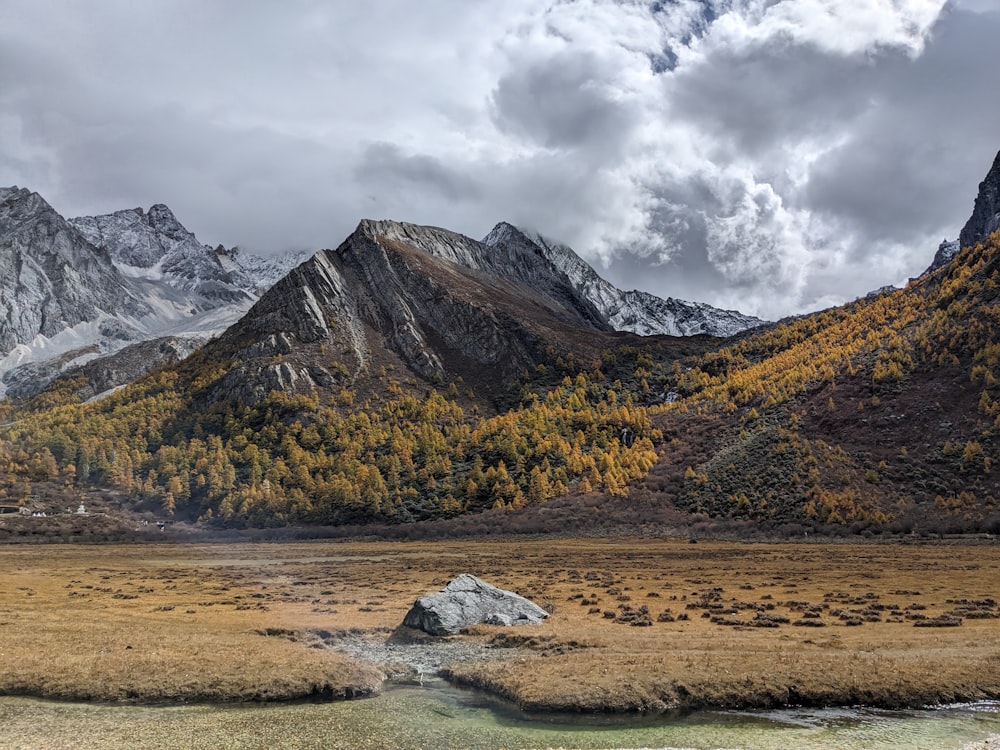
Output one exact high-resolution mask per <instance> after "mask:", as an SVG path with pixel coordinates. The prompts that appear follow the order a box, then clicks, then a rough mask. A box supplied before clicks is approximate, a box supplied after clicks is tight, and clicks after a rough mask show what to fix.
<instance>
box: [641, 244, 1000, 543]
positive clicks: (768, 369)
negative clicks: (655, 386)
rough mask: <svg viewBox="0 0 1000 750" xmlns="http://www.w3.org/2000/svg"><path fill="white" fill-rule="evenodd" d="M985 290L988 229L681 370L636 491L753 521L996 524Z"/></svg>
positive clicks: (994, 323)
mask: <svg viewBox="0 0 1000 750" xmlns="http://www.w3.org/2000/svg"><path fill="white" fill-rule="evenodd" d="M998 285H1000V233H994V234H993V235H992V236H991V237H989V238H988V239H987V240H986V241H985V242H983V243H980V244H978V245H976V246H975V247H971V248H967V249H966V250H964V251H963V252H962V253H961V254H960V255H959V256H958V257H957V258H956V259H955V260H954V261H953V262H952V263H950V264H948V265H946V266H944V267H942V268H940V269H939V270H937V271H936V272H935V273H933V274H930V275H927V276H923V277H921V278H920V279H917V280H915V281H913V282H911V284H910V285H909V287H908V288H907V289H904V290H898V291H892V292H887V293H882V294H879V295H877V296H875V297H874V298H870V299H864V300H860V301H858V302H855V303H853V304H850V305H846V306H844V307H840V308H835V309H831V310H827V311H824V312H821V313H817V314H815V315H810V316H806V317H803V318H800V319H797V320H792V321H789V322H786V323H784V324H782V325H779V326H777V327H775V328H773V329H772V330H769V331H767V332H764V333H761V334H759V335H756V336H752V337H749V338H746V339H744V340H742V341H740V342H738V343H736V344H733V345H730V346H727V347H724V348H722V349H720V350H718V351H715V352H711V353H709V354H707V355H705V356H703V357H699V358H696V359H692V360H690V361H689V362H687V363H686V366H685V367H682V368H679V370H678V372H677V373H676V374H675V377H674V378H673V379H672V381H671V382H670V384H669V387H672V388H674V389H675V390H676V391H677V392H678V393H679V394H680V398H678V400H677V401H676V402H675V403H673V404H670V405H666V406H663V407H661V408H658V409H656V410H655V412H656V413H655V415H654V416H653V423H654V424H655V425H656V426H657V427H659V428H660V429H661V430H663V431H664V433H665V434H666V435H667V436H668V446H669V448H668V449H667V450H666V452H665V457H664V459H663V461H661V463H660V465H659V466H658V467H657V468H656V469H655V470H654V472H653V477H651V479H650V480H649V482H647V489H648V487H649V486H652V487H654V488H655V489H656V490H657V491H664V492H669V494H671V496H673V497H674V499H675V502H676V503H677V504H678V505H679V506H681V507H683V508H685V509H688V510H691V511H693V512H703V513H707V514H710V515H712V516H724V517H730V518H743V519H752V520H755V521H758V522H760V521H764V522H771V523H787V522H801V523H807V524H832V525H838V526H839V525H843V526H847V527H851V528H854V529H863V528H880V527H881V528H885V527H888V528H893V529H897V530H906V531H909V530H928V529H932V530H945V531H965V530H974V529H982V528H985V527H989V528H996V527H998V526H1000V507H998V504H997V498H998V497H1000V486H998V480H1000V474H998V472H997V469H996V458H997V448H998V441H997V437H998V429H1000V404H998V399H1000V385H998V379H1000V339H998V337H997V330H998V329H1000V291H998Z"/></svg>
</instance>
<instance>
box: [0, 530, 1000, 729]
mask: <svg viewBox="0 0 1000 750" xmlns="http://www.w3.org/2000/svg"><path fill="white" fill-rule="evenodd" d="M0 570H3V575H2V576H0V652H2V653H0V660H2V664H3V669H2V670H0V694H7V695H31V696H39V697H48V698H60V699H69V700H98V701H113V702H118V701H121V702H160V701H165V702H190V701H212V702H226V701H246V700H285V699H296V698H304V697H318V698H325V699H330V698H338V697H359V696H369V695H374V694H376V693H377V692H378V690H379V688H380V686H381V682H382V678H383V674H384V673H387V672H389V673H405V672H406V666H405V665H391V666H389V665H386V664H385V663H382V664H376V663H371V662H363V661H358V660H356V659H355V658H353V657H351V656H349V655H347V653H345V652H349V653H353V654H355V655H357V654H359V653H362V654H364V653H371V654H378V653H386V652H389V653H396V652H394V651H393V650H392V649H391V648H390V649H388V650H386V649H382V648H381V646H382V645H383V644H385V642H386V641H389V642H390V643H395V642H397V641H399V640H400V633H398V632H394V631H395V629H396V628H397V626H398V625H399V623H401V622H402V619H403V616H404V614H405V613H406V611H407V610H408V609H409V607H410V606H411V605H412V603H413V601H414V599H415V598H416V597H418V596H420V595H422V594H425V593H429V592H432V591H436V590H438V589H440V588H441V587H443V586H444V584H446V583H447V581H448V580H450V579H451V578H452V577H454V576H455V575H457V574H459V573H463V572H468V573H473V574H475V575H478V576H480V577H482V578H484V579H486V580H488V581H490V582H491V583H494V584H496V585H498V586H501V587H503V588H509V589H512V590H515V591H517V592H518V593H521V594H523V595H525V596H528V597H530V598H532V599H534V600H535V601H536V602H538V603H540V604H541V605H542V606H544V607H546V608H547V609H549V610H550V611H551V612H552V616H551V617H550V619H549V620H548V622H546V623H545V624H544V625H541V626H536V627H527V626H526V627H522V628H514V629H502V628H493V627H485V626H482V627H478V628H475V629H473V630H472V632H471V633H470V634H468V635H463V636H457V637H455V638H454V639H452V640H453V641H455V642H457V643H458V644H459V645H458V646H456V647H455V650H454V653H455V654H456V658H458V659H465V660H464V661H461V660H460V661H458V662H456V663H454V664H452V665H451V666H449V667H446V668H445V674H446V676H447V677H448V678H449V679H451V680H452V681H455V682H457V683H460V684H465V685H470V686H474V687H478V688H481V689H483V690H486V691H488V692H490V693H492V694H493V695H495V696H498V697H501V698H505V699H507V700H509V701H511V702H513V703H515V704H517V705H519V706H521V707H522V708H525V709H528V710H533V711H553V710H554V711H587V712H605V711H620V712H639V711H661V710H666V709H672V708H681V709H687V708H700V707H766V706H775V705H783V704H787V703H791V704H811V705H821V704H823V705H834V704H859V703H860V704H871V705H880V706H887V707H900V706H913V705H921V704H931V703H947V702H955V701H968V700H976V699H980V698H987V697H993V698H996V697H1000V646H998V643H1000V608H998V605H997V601H998V600H1000V547H998V546H996V545H992V544H980V545H960V544H939V545H931V544H927V545H906V544H893V545H875V544H861V545H853V544H824V543H816V544H790V543H779V544H738V543H722V542H702V543H700V544H688V543H685V542H680V541H667V540H649V539H632V540H628V539H615V540H606V539H557V540H551V539H549V540H532V541H523V540H521V541H517V540H515V541H502V542H500V541H492V540H491V541H483V542H475V541H463V542H394V543H390V542H372V543H361V542H328V541H324V542H296V543H275V544H230V545H221V544H219V545H207V544H205V545H201V544H199V545H195V544H187V545H177V544H174V545H170V544H142V545H103V546H96V545H95V546H82V545H81V546H75V545H37V546H36V545H31V546H21V545H15V546H6V547H2V548H0ZM359 644H361V645H360V646H359ZM364 644H367V646H365V645H364ZM463 644H464V645H463ZM500 647H502V648H503V651H498V652H497V655H502V656H503V658H501V659H495V660H489V659H488V658H486V656H488V652H490V651H492V650H493V649H498V648H500ZM338 648H341V649H342V651H338V650H337V649H338ZM435 648H436V646H435ZM366 649H367V651H366ZM418 650H419V647H418ZM436 653H437V652H436ZM443 653H444V654H445V658H447V654H448V653H449V652H448V651H447V649H445V650H444V651H443ZM404 660H405V659H404ZM382 661H383V662H384V661H385V659H383V660H382Z"/></svg>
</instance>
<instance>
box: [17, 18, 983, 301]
mask: <svg viewBox="0 0 1000 750" xmlns="http://www.w3.org/2000/svg"><path fill="white" fill-rule="evenodd" d="M56 5H58V7H56ZM998 33H1000V12H998V11H997V9H996V8H995V4H994V3H989V2H983V1H982V0H961V1H960V2H951V3H948V4H945V2H944V0H784V1H783V2H780V3H774V2H771V1H770V0H705V1H704V2H703V1H701V0H672V1H671V2H659V1H657V2H653V1H649V2H642V1H640V0H629V1H628V2H614V1H612V0H577V1H576V2H555V0H552V1H546V0H511V1H510V2H505V3H471V2H468V1H467V0H433V1H432V2H427V3H422V4H419V5H415V4H413V3H410V2H406V1H405V0H377V1H376V2H372V3H367V4H363V5H358V4H329V3H320V2H317V1H313V0H295V1H294V2H290V3H282V4H268V3H229V2H223V3H210V4H205V3H198V2H193V0H190V1H186V0H175V1H171V2H167V1H166V0H150V1H149V2H144V3H139V4H136V3H125V2H107V3H100V4H96V5H95V4H89V5H86V6H84V5H81V4H79V3H70V2H65V3H60V4H56V3H55V2H53V3H46V4H39V3H36V2H29V1H28V0H8V1H7V2H5V3H4V4H3V5H2V6H0V170H2V174H3V175H4V176H5V177H4V178H0V181H2V182H17V183H19V184H22V185H25V186H28V187H31V188H33V189H35V190H38V191H40V192H41V193H42V194H43V195H45V196H46V197H47V198H48V199H49V200H50V201H51V202H52V203H53V204H54V205H55V206H56V208H57V209H59V210H61V211H62V212H63V213H65V214H67V215H78V214H82V213H97V212H106V211H111V210H115V209H118V208H123V207H129V206H135V205H149V204H151V203H154V202H165V203H167V204H169V205H170V206H171V207H172V208H173V209H174V211H175V213H176V214H177V215H178V216H179V217H180V219H181V221H183V222H184V223H185V224H186V225H188V226H189V228H191V229H192V230H193V231H195V232H196V233H197V234H198V236H199V237H200V238H202V240H203V241H206V242H209V243H211V244H215V243H218V242H222V243H224V244H227V245H231V244H242V245H246V246H250V247H254V248H257V249H261V250H275V251H276V250H281V249H286V248H291V247H305V248H318V247H329V246H335V245H336V244H338V243H339V242H340V240H341V239H343V238H344V237H345V236H346V235H347V234H348V233H349V232H350V231H351V230H352V229H353V227H354V226H355V225H356V224H357V222H358V220H359V219H360V218H362V217H372V218H398V219H401V220H407V221H416V222H422V223H430V224H435V225H438V226H446V227H449V228H452V229H455V230H457V231H461V232H465V233H467V234H470V235H472V236H482V235H483V234H485V233H486V232H487V231H488V230H489V228H490V227H492V225H493V224H494V223H495V222H496V221H499V220H510V221H513V222H515V223H520V224H524V225H527V226H529V227H531V228H533V229H536V230H537V231H540V232H542V233H543V234H547V235H550V236H553V237H554V238H556V239H559V240H561V241H564V242H567V243H568V244H570V245H572V246H573V247H575V248H576V249H577V250H578V251H579V252H580V253H581V254H583V255H584V256H585V257H587V258H588V259H589V260H591V261H592V262H593V263H594V264H595V265H596V266H597V267H598V268H599V270H601V271H602V272H603V273H604V274H605V275H607V276H608V277H609V278H610V279H611V280H612V281H614V282H615V283H618V284H621V285H622V286H626V287H638V288H644V289H648V290H650V291H653V292H655V293H658V294H662V295H664V296H667V295H670V296H675V297H681V298H686V299H696V300H700V301H706V302H710V303H712V304H717V305H720V306H723V307H729V308H738V309H742V310H744V311H747V312H751V313H756V314H761V315H765V316H768V317H777V316H780V315H784V314H787V313H790V312H801V311H805V310H808V309H812V308H815V307H819V306H823V305H828V304H832V303H834V302H838V301H842V300H845V299H849V298H851V297H853V296H856V295H858V294H863V293H864V292H866V291H868V290H869V289H871V288H875V287H878V286H881V285H883V284H885V283H891V282H897V281H900V280H902V279H905V278H906V276H908V275H912V274H914V273H917V272H919V271H920V270H922V269H923V268H924V267H926V265H927V263H928V262H929V260H930V257H931V256H932V255H933V251H934V249H935V247H936V243H937V242H938V241H940V239H941V237H943V236H946V235H947V236H950V237H954V236H955V235H956V234H957V232H958V229H959V228H960V226H961V224H962V223H963V222H964V220H965V218H966V217H967V215H968V214H969V212H970V211H971V206H972V200H973V198H974V195H975V187H976V185H977V184H978V182H979V180H981V179H982V176H983V175H984V174H985V171H986V169H987V168H988V166H989V164H990V162H991V161H992V158H993V155H994V154H995V153H996V150H997V148H998V147H1000V141H998V139H997V133H1000V127H998V126H1000V100H997V98H996V97H995V96H993V95H992V90H993V87H994V84H995V82H994V81H993V80H992V78H993V71H995V70H997V68H998V67H1000V49H998V47H997V45H996V44H995V43H994V41H993V40H995V39H996V38H997V35H998Z"/></svg>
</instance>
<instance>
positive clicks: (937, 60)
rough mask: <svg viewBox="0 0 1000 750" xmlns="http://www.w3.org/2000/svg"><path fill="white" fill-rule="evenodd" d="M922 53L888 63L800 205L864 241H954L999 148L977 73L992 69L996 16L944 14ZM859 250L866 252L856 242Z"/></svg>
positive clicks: (995, 100)
mask: <svg viewBox="0 0 1000 750" xmlns="http://www.w3.org/2000/svg"><path fill="white" fill-rule="evenodd" d="M933 33H934V36H933V40H932V43H931V44H930V45H929V46H928V49H927V51H926V52H925V54H924V55H922V56H921V57H919V58H918V59H916V60H914V61H912V63H910V64H906V65H894V66H893V69H892V71H891V73H890V74H889V75H888V77H887V80H886V82H885V85H884V86H882V87H881V88H880V89H879V91H878V100H877V103H876V106H874V107H872V108H871V109H870V110H869V111H868V112H867V113H866V115H865V116H864V117H863V118H861V119H860V120H859V121H858V122H857V123H856V126H855V128H853V130H852V132H851V133H850V137H849V138H848V139H847V140H846V142H845V143H844V144H843V145H842V146H840V147H839V148H836V149H834V150H832V151H830V152H828V153H827V154H825V155H824V156H823V157H821V158H820V159H819V161H818V162H817V163H816V165H815V167H814V170H813V174H812V176H811V179H810V182H809V186H808V189H807V190H806V191H805V196H804V199H805V205H806V206H807V207H808V208H809V209H810V210H813V211H819V212H823V213H828V214H830V215H832V216H835V217H837V218H838V219H840V220H841V221H843V222H844V223H845V224H846V225H847V226H849V227H850V228H851V230H852V231H854V232H856V233H858V234H860V235H862V236H865V237H866V238H867V239H868V240H869V242H870V241H891V242H900V243H903V242H916V241H919V239H920V238H921V237H926V236H927V235H928V233H931V232H934V231H936V230H939V229H941V228H942V227H944V228H946V231H947V234H948V236H949V237H950V238H952V239H954V238H955V237H956V236H957V233H958V229H959V228H960V227H961V225H962V224H963V223H964V221H965V219H966V218H968V216H969V214H970V213H971V212H972V203H973V199H974V198H975V190H976V186H977V185H978V183H979V180H981V179H982V177H983V176H984V175H985V173H986V169H988V167H989V164H990V159H991V157H992V156H993V155H994V154H996V152H997V150H998V149H1000V97H998V96H996V95H995V94H994V92H993V91H992V87H991V85H990V84H989V83H987V82H986V81H985V80H983V79H982V76H983V73H984V71H989V70H992V71H996V70H1000V47H998V46H997V44H996V40H997V39H998V38H1000V13H992V14H977V13H969V12H962V11H959V10H956V11H953V12H950V13H947V14H946V15H945V16H944V17H943V18H942V19H941V21H940V23H938V24H937V25H936V26H935V28H934V32H933ZM856 250H857V252H859V253H864V252H866V248H865V247H862V246H859V247H857V248H856Z"/></svg>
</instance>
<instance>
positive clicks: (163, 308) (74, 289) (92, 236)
mask: <svg viewBox="0 0 1000 750" xmlns="http://www.w3.org/2000/svg"><path fill="white" fill-rule="evenodd" d="M307 257H308V254H307V253H294V254H286V255H283V256H275V257H273V258H264V257H261V256H257V255H255V254H253V253H249V252H246V251H244V250H242V249H239V248H233V249H231V250H227V249H226V248H224V247H222V246H221V245H220V246H219V247H217V248H215V249H213V248H211V247H209V246H207V245H203V244H201V243H200V242H199V241H198V239H197V238H196V237H195V235H194V234H193V233H192V232H190V231H188V230H187V229H186V228H185V227H184V226H183V225H182V224H181V223H180V222H179V221H178V220H177V218H176V216H174V214H173V212H172V211H171V210H170V209H169V208H168V207H167V206H165V205H163V204H157V205H154V206H151V207H150V208H149V210H148V211H144V210H143V209H141V208H135V209H126V210H123V211H116V212H114V213H111V214H106V215H103V216H83V217H79V218H76V219H72V220H69V221H67V220H66V219H64V218H63V217H62V216H60V215H59V214H58V213H57V212H56V211H55V210H54V209H52V207H51V206H49V205H48V203H46V202H45V201H44V199H42V198H41V196H39V195H38V194H37V193H32V192H30V191H28V190H24V189H20V188H17V187H9V188H0V276H2V277H3V288H2V289H0V398H2V397H3V396H4V395H5V394H6V393H7V391H8V389H9V387H13V386H12V384H16V385H17V388H16V390H20V391H26V390H28V389H29V388H30V386H31V385H32V384H34V385H35V386H36V388H41V387H44V385H45V384H47V383H48V382H49V381H50V380H51V379H52V378H53V377H56V376H57V375H59V374H60V373H61V372H65V371H66V370H68V369H71V368H74V367H79V366H81V365H83V364H86V363H87V362H89V361H91V360H93V359H96V358H100V357H105V356H108V355H111V354H114V353H116V352H119V351H121V350H124V349H126V348H127V347H134V346H135V345H136V344H139V343H142V342H145V341H152V340H155V339H160V338H174V337H176V338H178V339H182V340H183V339H188V340H189V341H190V345H191V347H193V346H194V345H195V344H196V343H203V342H204V341H205V340H206V339H207V338H209V337H212V336H216V335H218V334H219V333H221V332H222V331H223V330H225V329H226V328H228V327H229V326H230V325H232V324H233V323H235V322H236V321H237V320H239V319H240V318H241V317H242V316H243V315H244V314H245V313H246V312H247V310H249V309H250V307H251V306H252V305H253V303H254V302H256V300H257V299H258V298H259V297H260V295H261V294H262V293H263V292H264V291H266V289H268V288H269V287H270V286H272V285H273V284H274V283H275V282H276V281H277V280H278V279H280V278H281V277H282V276H284V275H285V274H287V273H288V271H289V270H291V269H292V268H293V267H295V266H297V265H298V264H299V263H301V262H302V261H303V260H305V259H306V258H307ZM187 349H188V345H187V344H185V343H184V342H183V341H180V342H177V343H175V344H172V349H171V352H172V354H176V352H180V351H185V350H187ZM11 392H13V391H11Z"/></svg>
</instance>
